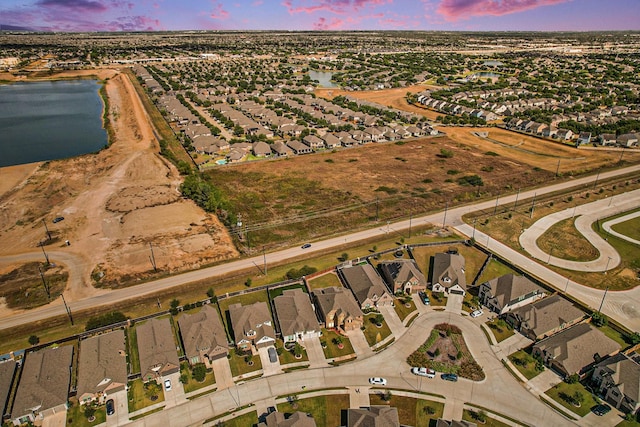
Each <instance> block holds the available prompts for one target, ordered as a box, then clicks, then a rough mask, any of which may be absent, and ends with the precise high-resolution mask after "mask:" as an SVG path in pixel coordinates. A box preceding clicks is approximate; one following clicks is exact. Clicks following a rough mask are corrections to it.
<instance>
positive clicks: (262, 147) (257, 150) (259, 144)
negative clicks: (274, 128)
mask: <svg viewBox="0 0 640 427" xmlns="http://www.w3.org/2000/svg"><path fill="white" fill-rule="evenodd" d="M251 150H252V151H253V155H254V156H256V157H268V156H270V155H271V146H270V145H269V144H267V143H266V142H264V141H256V142H254V143H253V147H252V149H251Z"/></svg>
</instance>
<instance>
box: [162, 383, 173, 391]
mask: <svg viewBox="0 0 640 427" xmlns="http://www.w3.org/2000/svg"><path fill="white" fill-rule="evenodd" d="M164 389H165V390H167V391H171V380H164Z"/></svg>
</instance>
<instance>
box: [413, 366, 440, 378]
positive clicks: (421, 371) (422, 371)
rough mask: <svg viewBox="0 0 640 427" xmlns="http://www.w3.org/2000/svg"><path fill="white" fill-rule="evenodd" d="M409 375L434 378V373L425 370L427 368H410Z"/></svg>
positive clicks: (430, 370)
mask: <svg viewBox="0 0 640 427" xmlns="http://www.w3.org/2000/svg"><path fill="white" fill-rule="evenodd" d="M411 373H412V374H415V375H420V376H421V377H427V378H435V377H436V371H434V370H433V369H427V368H411Z"/></svg>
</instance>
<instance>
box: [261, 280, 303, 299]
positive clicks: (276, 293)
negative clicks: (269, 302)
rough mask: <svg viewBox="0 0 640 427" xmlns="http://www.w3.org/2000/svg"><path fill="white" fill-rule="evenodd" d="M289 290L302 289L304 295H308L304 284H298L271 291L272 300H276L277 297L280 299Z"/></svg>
mask: <svg viewBox="0 0 640 427" xmlns="http://www.w3.org/2000/svg"><path fill="white" fill-rule="evenodd" d="M289 289H301V290H302V291H303V292H304V293H307V288H306V287H305V286H304V285H303V284H302V283H298V284H294V285H290V286H283V287H281V288H276V289H270V290H269V295H270V296H271V299H274V298H275V297H279V296H280V295H282V293H283V292H284V291H286V290H289Z"/></svg>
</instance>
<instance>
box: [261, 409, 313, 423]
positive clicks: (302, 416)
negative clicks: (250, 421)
mask: <svg viewBox="0 0 640 427" xmlns="http://www.w3.org/2000/svg"><path fill="white" fill-rule="evenodd" d="M258 427H316V421H315V420H314V419H313V417H311V416H309V415H307V414H306V413H304V412H294V413H293V414H291V416H290V417H289V418H287V419H285V417H284V413H282V412H272V413H270V414H269V415H267V417H266V418H265V420H264V423H260V424H258Z"/></svg>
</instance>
